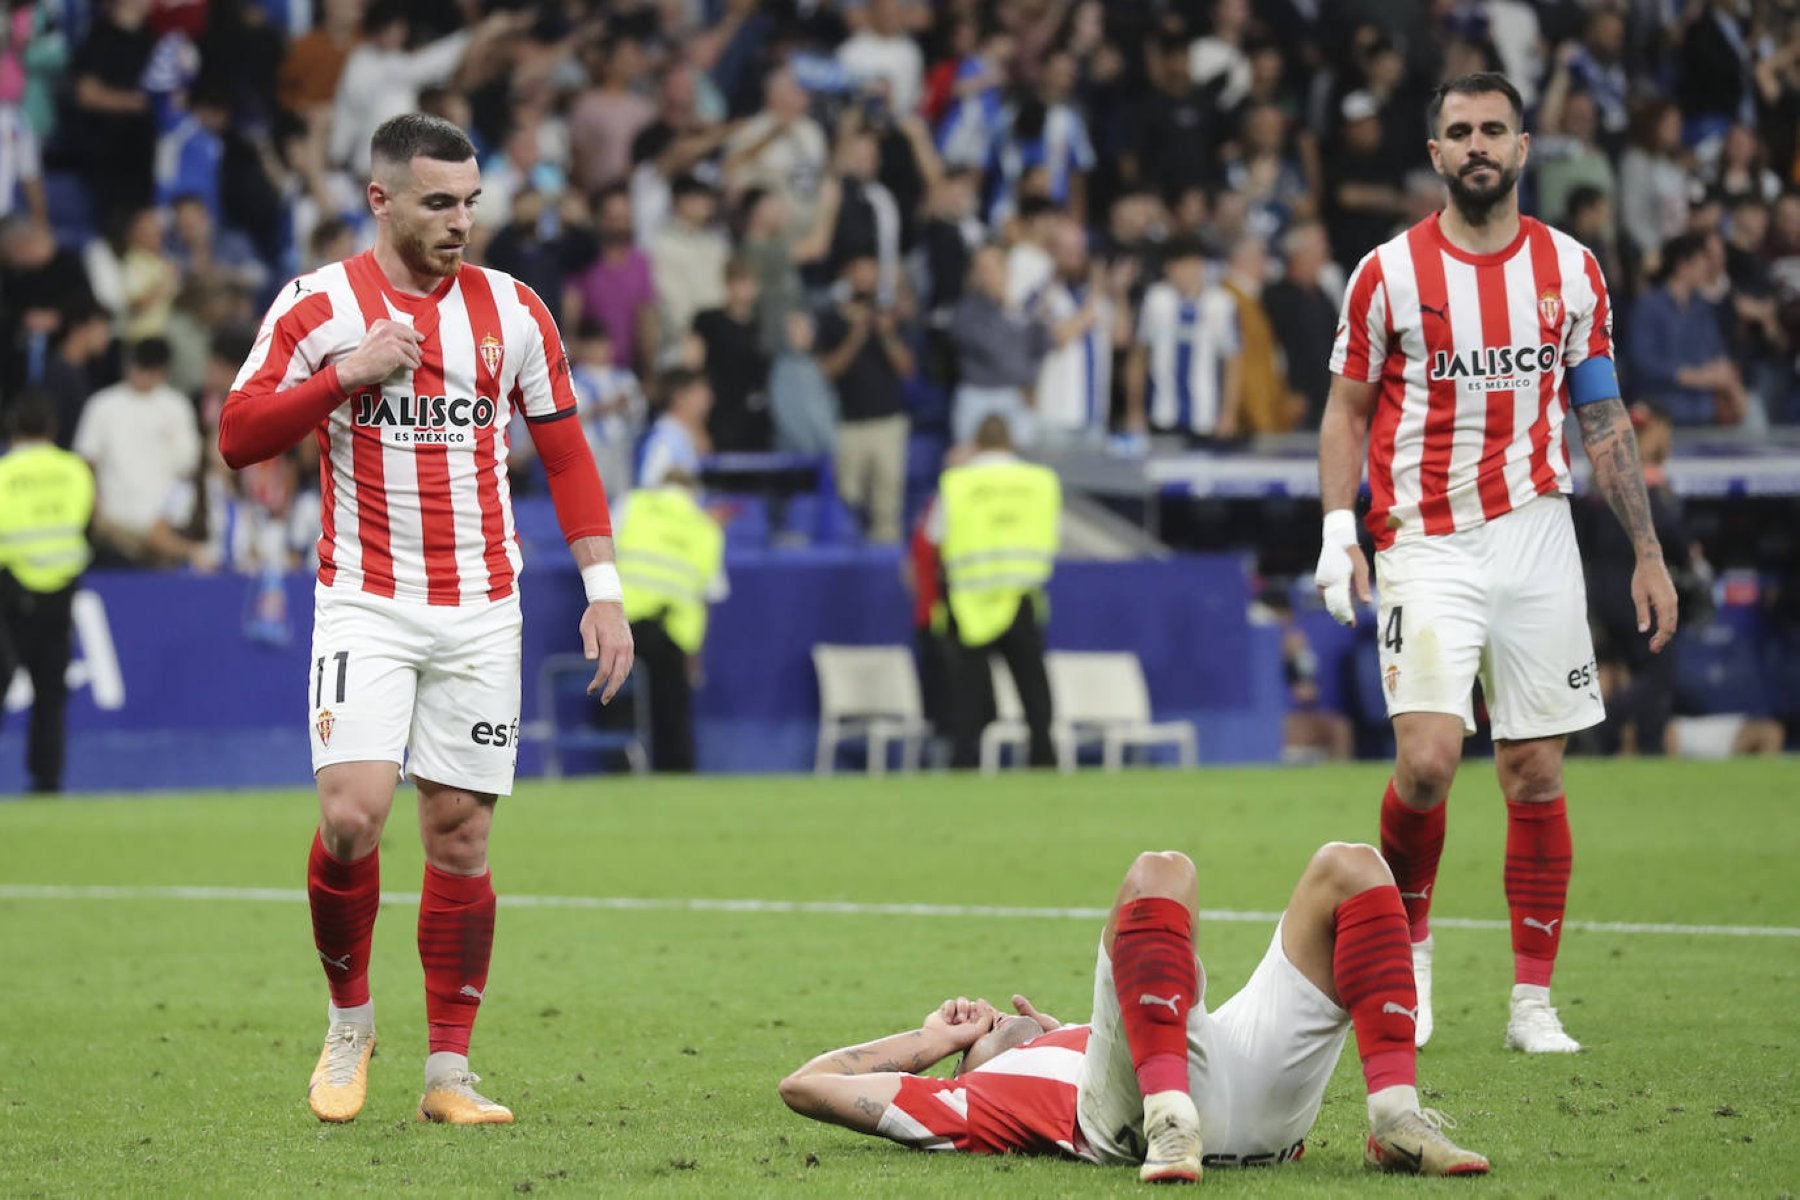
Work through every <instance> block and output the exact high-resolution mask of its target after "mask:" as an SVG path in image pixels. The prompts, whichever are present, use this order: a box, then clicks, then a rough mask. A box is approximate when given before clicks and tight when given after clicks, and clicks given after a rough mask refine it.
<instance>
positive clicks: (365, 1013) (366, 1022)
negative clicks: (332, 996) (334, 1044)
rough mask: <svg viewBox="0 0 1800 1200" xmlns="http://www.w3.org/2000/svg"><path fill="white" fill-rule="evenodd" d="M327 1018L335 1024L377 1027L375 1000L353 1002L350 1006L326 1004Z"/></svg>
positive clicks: (370, 1028)
mask: <svg viewBox="0 0 1800 1200" xmlns="http://www.w3.org/2000/svg"><path fill="white" fill-rule="evenodd" d="M325 1013H326V1020H328V1021H329V1022H330V1023H331V1024H333V1025H355V1026H356V1027H357V1028H359V1029H368V1030H373V1029H374V1028H375V1001H373V1000H366V1001H364V1002H363V1003H361V1004H353V1005H351V1006H350V1007H349V1008H339V1007H338V1006H337V1005H335V1004H327V1005H326V1006H325Z"/></svg>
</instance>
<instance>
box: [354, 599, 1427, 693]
mask: <svg viewBox="0 0 1800 1200" xmlns="http://www.w3.org/2000/svg"><path fill="white" fill-rule="evenodd" d="M1402 608H1403V606H1402V605H1399V604H1396V605H1394V608H1393V611H1392V612H1390V613H1388V619H1387V628H1386V629H1383V630H1382V631H1381V648H1382V649H1383V650H1392V651H1393V652H1394V653H1395V654H1398V653H1400V649H1401V647H1402V646H1404V645H1405V644H1406V639H1405V638H1404V637H1402V636H1401V633H1400V613H1401V611H1402ZM339 679H340V680H341V679H342V675H341V674H340V676H339ZM340 687H341V683H340ZM338 699H340V700H341V699H343V697H342V696H339V697H338Z"/></svg>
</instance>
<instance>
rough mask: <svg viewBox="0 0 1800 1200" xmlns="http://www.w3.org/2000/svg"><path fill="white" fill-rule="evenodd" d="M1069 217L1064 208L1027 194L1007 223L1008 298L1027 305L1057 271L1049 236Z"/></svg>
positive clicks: (1019, 304) (1014, 304) (1016, 306)
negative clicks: (1014, 216) (1014, 215)
mask: <svg viewBox="0 0 1800 1200" xmlns="http://www.w3.org/2000/svg"><path fill="white" fill-rule="evenodd" d="M1064 220H1066V218H1065V216H1064V215H1063V213H1062V211H1061V210H1060V209H1058V208H1057V207H1056V205H1054V204H1052V203H1050V201H1049V200H1047V199H1045V198H1043V197H1041V196H1028V197H1026V199H1025V202H1024V203H1023V204H1022V205H1020V207H1019V215H1018V216H1017V217H1016V218H1014V220H1013V221H1012V222H1011V224H1010V225H1008V227H1007V238H1008V240H1009V245H1008V247H1007V251H1006V302H1007V303H1008V304H1010V305H1012V306H1014V307H1015V308H1028V307H1030V306H1031V304H1032V303H1033V302H1034V301H1036V299H1037V298H1038V296H1039V294H1040V293H1042V292H1043V290H1044V288H1045V286H1046V285H1048V284H1049V282H1050V280H1051V278H1052V277H1053V276H1054V275H1055V274H1056V260H1055V259H1053V258H1051V257H1050V239H1051V238H1052V237H1054V236H1055V235H1056V230H1057V228H1058V226H1060V225H1061V224H1062V223H1063V221H1064Z"/></svg>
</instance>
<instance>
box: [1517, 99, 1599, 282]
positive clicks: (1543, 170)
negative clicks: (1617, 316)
mask: <svg viewBox="0 0 1800 1200" xmlns="http://www.w3.org/2000/svg"><path fill="white" fill-rule="evenodd" d="M1599 131H1600V121H1599V116H1598V112H1597V110H1596V109H1595V107H1594V100H1593V97H1591V96H1589V95H1588V94H1587V93H1585V92H1576V93H1575V94H1574V95H1572V96H1570V97H1569V98H1568V99H1567V100H1566V101H1565V102H1564V103H1563V105H1562V121H1561V124H1560V126H1558V127H1557V128H1556V131H1555V132H1552V131H1551V129H1550V127H1549V126H1545V127H1544V128H1543V129H1542V131H1541V132H1539V134H1538V136H1536V137H1534V138H1532V139H1531V169H1532V171H1533V172H1534V173H1535V175H1536V178H1537V215H1538V219H1539V220H1541V221H1545V222H1547V223H1549V224H1551V225H1562V224H1563V222H1564V221H1565V220H1566V219H1567V218H1568V215H1569V193H1571V192H1573V191H1574V190H1575V189H1576V188H1578V187H1591V188H1595V189H1597V190H1598V191H1600V192H1602V193H1604V194H1605V195H1606V196H1608V197H1615V196H1617V195H1618V194H1619V179H1618V174H1617V173H1616V172H1615V171H1614V170H1613V165H1612V160H1611V159H1610V158H1608V157H1607V155H1606V151H1604V150H1602V149H1601V148H1600V144H1599V142H1598V141H1597V140H1596V138H1597V136H1598V134H1599ZM1607 278H1608V279H1609V280H1610V279H1611V278H1612V277H1611V276H1608V277H1607ZM1612 286H1613V287H1617V286H1618V283H1617V282H1616V281H1614V282H1613V284H1612Z"/></svg>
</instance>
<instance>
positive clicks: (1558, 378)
mask: <svg viewBox="0 0 1800 1200" xmlns="http://www.w3.org/2000/svg"><path fill="white" fill-rule="evenodd" d="M1589 261H1590V262H1591V261H1592V259H1591V258H1590V260H1589ZM1531 275H1532V281H1533V283H1535V284H1536V286H1537V294H1538V295H1539V296H1542V295H1543V294H1544V293H1545V292H1551V293H1553V294H1555V295H1556V297H1557V298H1558V299H1559V300H1561V299H1562V296H1563V286H1562V264H1561V263H1560V262H1559V261H1558V259H1557V255H1556V239H1555V238H1553V237H1552V236H1551V234H1550V231H1549V230H1548V229H1546V228H1545V227H1544V226H1542V225H1539V224H1537V223H1536V222H1533V223H1532V227H1531ZM1538 321H1539V322H1540V329H1539V340H1540V341H1544V342H1552V343H1554V344H1555V345H1557V346H1558V347H1561V346H1562V345H1563V342H1564V334H1563V328H1564V327H1565V326H1566V325H1569V324H1571V323H1572V322H1571V319H1570V316H1569V306H1568V304H1567V302H1566V301H1565V302H1564V303H1562V304H1561V305H1560V306H1559V313H1558V316H1557V324H1556V327H1555V328H1548V327H1544V326H1542V322H1543V313H1542V312H1541V311H1540V312H1539V314H1538ZM1568 369H1569V367H1568V363H1567V362H1559V363H1558V364H1557V367H1556V370H1554V371H1546V372H1544V374H1543V375H1542V376H1540V377H1539V382H1538V411H1537V419H1536V420H1534V421H1533V422H1532V423H1531V439H1530V440H1531V487H1532V491H1533V492H1534V494H1536V495H1540V496H1541V495H1543V494H1545V493H1546V492H1554V491H1555V490H1556V468H1555V467H1553V466H1551V465H1550V406H1551V405H1553V404H1559V403H1563V400H1562V399H1561V398H1560V396H1559V394H1558V385H1559V383H1560V384H1561V387H1562V389H1564V390H1566V389H1567V387H1568V384H1567V382H1566V380H1567V379H1568Z"/></svg>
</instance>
